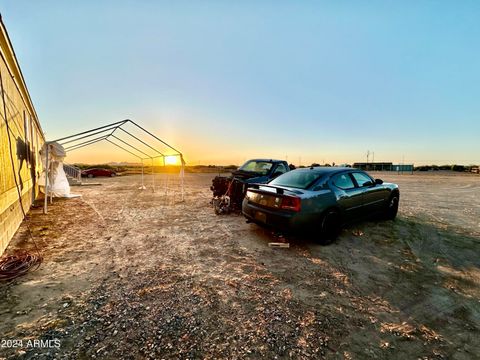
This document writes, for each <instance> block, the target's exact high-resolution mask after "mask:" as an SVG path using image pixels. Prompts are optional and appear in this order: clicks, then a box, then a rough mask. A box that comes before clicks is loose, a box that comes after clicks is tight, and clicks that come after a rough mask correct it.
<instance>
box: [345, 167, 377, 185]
mask: <svg viewBox="0 0 480 360" xmlns="http://www.w3.org/2000/svg"><path fill="white" fill-rule="evenodd" d="M355 173H357V174H363V175H365V176H366V177H368V178H369V179H370V181H371V182H372V184H374V183H375V180H373V178H372V177H371V176H370V175H368V174H367V173H366V172H364V171H352V172H350V173H349V175H350V177H351V178H352V181H353V183H354V184H355V187H356V188H358V189H363V188H365V187H367V186H360V185H359V184H358V182H357V179H355V176H353V174H355Z"/></svg>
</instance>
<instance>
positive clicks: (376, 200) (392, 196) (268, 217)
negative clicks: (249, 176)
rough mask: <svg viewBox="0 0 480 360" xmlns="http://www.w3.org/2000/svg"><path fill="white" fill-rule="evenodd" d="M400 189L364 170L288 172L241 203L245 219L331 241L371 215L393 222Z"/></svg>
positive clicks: (258, 186) (252, 191) (259, 186)
mask: <svg viewBox="0 0 480 360" xmlns="http://www.w3.org/2000/svg"><path fill="white" fill-rule="evenodd" d="M399 199H400V191H399V189H398V186H397V185H396V184H390V183H384V182H383V181H382V180H380V179H374V178H372V177H371V176H370V175H368V174H367V173H366V172H365V171H362V170H357V169H352V168H343V167H310V168H304V169H297V170H293V171H289V172H287V173H285V174H283V175H280V176H279V177H277V178H275V179H274V180H272V181H270V182H269V183H268V184H255V185H253V186H252V187H250V188H249V190H248V191H247V193H246V195H245V199H244V200H243V203H242V213H243V215H244V216H245V217H246V218H247V220H248V221H251V222H255V223H257V224H259V225H266V226H269V227H273V228H276V229H278V230H282V231H287V232H312V231H313V232H315V233H318V234H319V235H320V236H319V240H320V241H321V242H323V243H329V242H331V241H333V240H334V239H335V238H336V237H337V235H338V234H339V232H340V230H341V227H342V225H344V224H345V223H348V222H350V221H352V220H357V219H362V218H366V217H370V216H373V215H381V216H382V217H383V218H384V219H391V220H393V219H395V217H396V215H397V211H398V203H399Z"/></svg>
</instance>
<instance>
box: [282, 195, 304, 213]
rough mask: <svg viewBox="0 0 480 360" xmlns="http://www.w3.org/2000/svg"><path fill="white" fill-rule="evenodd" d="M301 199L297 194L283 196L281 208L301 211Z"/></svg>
mask: <svg viewBox="0 0 480 360" xmlns="http://www.w3.org/2000/svg"><path fill="white" fill-rule="evenodd" d="M300 207H301V199H300V198H299V197H296V196H283V197H282V205H280V208H282V209H285V210H293V211H300Z"/></svg>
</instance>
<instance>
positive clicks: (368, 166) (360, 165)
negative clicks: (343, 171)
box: [353, 162, 393, 171]
mask: <svg viewBox="0 0 480 360" xmlns="http://www.w3.org/2000/svg"><path fill="white" fill-rule="evenodd" d="M392 166H393V163H391V162H369V163H365V162H356V163H354V164H353V167H354V168H357V169H361V170H369V171H373V170H378V171H391V170H392Z"/></svg>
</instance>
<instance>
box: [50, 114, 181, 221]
mask: <svg viewBox="0 0 480 360" xmlns="http://www.w3.org/2000/svg"><path fill="white" fill-rule="evenodd" d="M127 123H131V124H133V125H134V126H135V127H137V128H138V129H140V130H142V131H143V132H144V133H146V134H147V135H149V136H150V137H152V138H153V139H155V140H156V141H158V142H160V143H162V144H163V145H164V146H166V147H168V148H169V149H171V150H173V151H175V154H172V155H165V154H164V153H162V152H160V151H159V150H157V149H155V148H154V147H152V146H151V145H149V144H148V143H147V142H145V141H143V140H142V139H140V138H138V137H137V136H135V135H133V134H131V133H130V132H129V131H127V130H125V129H123V128H122V126H123V125H125V124H127ZM118 129H120V130H121V131H123V132H124V133H126V134H127V135H129V136H130V137H132V138H133V139H135V140H137V141H138V142H140V143H142V144H143V145H145V146H147V147H148V148H150V149H151V150H153V151H155V152H156V153H157V154H160V155H157V156H149V155H148V154H147V153H145V152H144V151H142V150H140V149H138V148H137V147H135V146H133V145H131V144H129V143H128V142H127V141H124V140H122V139H120V138H119V137H117V136H115V135H113V134H114V132H115V131H117V130H118ZM110 130H112V132H111V133H110V134H108V135H103V136H99V137H97V138H94V139H88V138H90V137H92V136H95V135H98V134H102V133H105V132H107V131H110ZM110 137H113V138H115V139H117V140H119V141H121V142H122V143H123V144H125V145H127V146H129V147H131V148H132V149H134V150H135V151H137V152H139V153H142V154H143V155H146V156H147V158H142V157H141V156H139V155H137V154H135V153H133V152H132V151H130V150H127V149H126V148H124V147H123V146H121V145H119V144H117V143H115V142H113V141H111V140H110V139H109V138H110ZM83 139H88V140H86V141H83V142H81V143H78V144H73V145H71V146H69V147H66V148H65V150H68V151H73V150H77V149H81V148H83V147H85V146H88V145H92V144H95V143H97V142H100V141H104V140H105V141H108V142H109V143H111V144H113V145H115V146H116V147H118V148H120V149H122V150H123V151H126V152H128V153H129V154H131V155H133V156H135V157H136V158H138V159H140V160H141V161H142V174H143V160H146V159H151V161H152V175H153V189H154V191H155V175H154V159H157V158H162V159H163V166H165V165H166V164H165V157H166V156H179V157H180V160H181V173H180V175H181V177H182V181H181V183H182V201H183V199H184V189H183V186H184V184H183V177H184V168H185V161H184V160H183V154H182V153H181V152H180V151H178V150H177V149H175V148H174V147H173V146H171V145H169V144H168V143H166V142H165V141H163V140H162V139H160V138H159V137H158V136H156V135H154V134H153V133H151V132H150V131H148V130H147V129H145V128H144V127H142V126H140V125H138V124H137V123H136V122H135V121H132V120H130V119H125V120H121V121H117V122H114V123H111V124H108V125H104V126H100V127H97V128H94V129H90V130H87V131H82V132H79V133H76V134H74V135H70V136H65V137H62V138H59V139H56V140H53V141H46V142H45V144H46V145H47V147H46V157H47V159H46V168H45V203H44V210H43V212H44V213H45V214H46V213H47V211H48V209H47V199H48V193H49V191H48V176H49V169H48V167H49V159H48V157H49V156H48V155H49V151H48V145H49V144H51V143H53V142H58V143H60V144H61V145H65V144H69V143H75V142H76V141H79V140H83ZM65 140H68V141H65ZM142 187H143V176H142ZM50 197H51V198H52V194H51V195H50ZM51 200H52V199H51Z"/></svg>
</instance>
